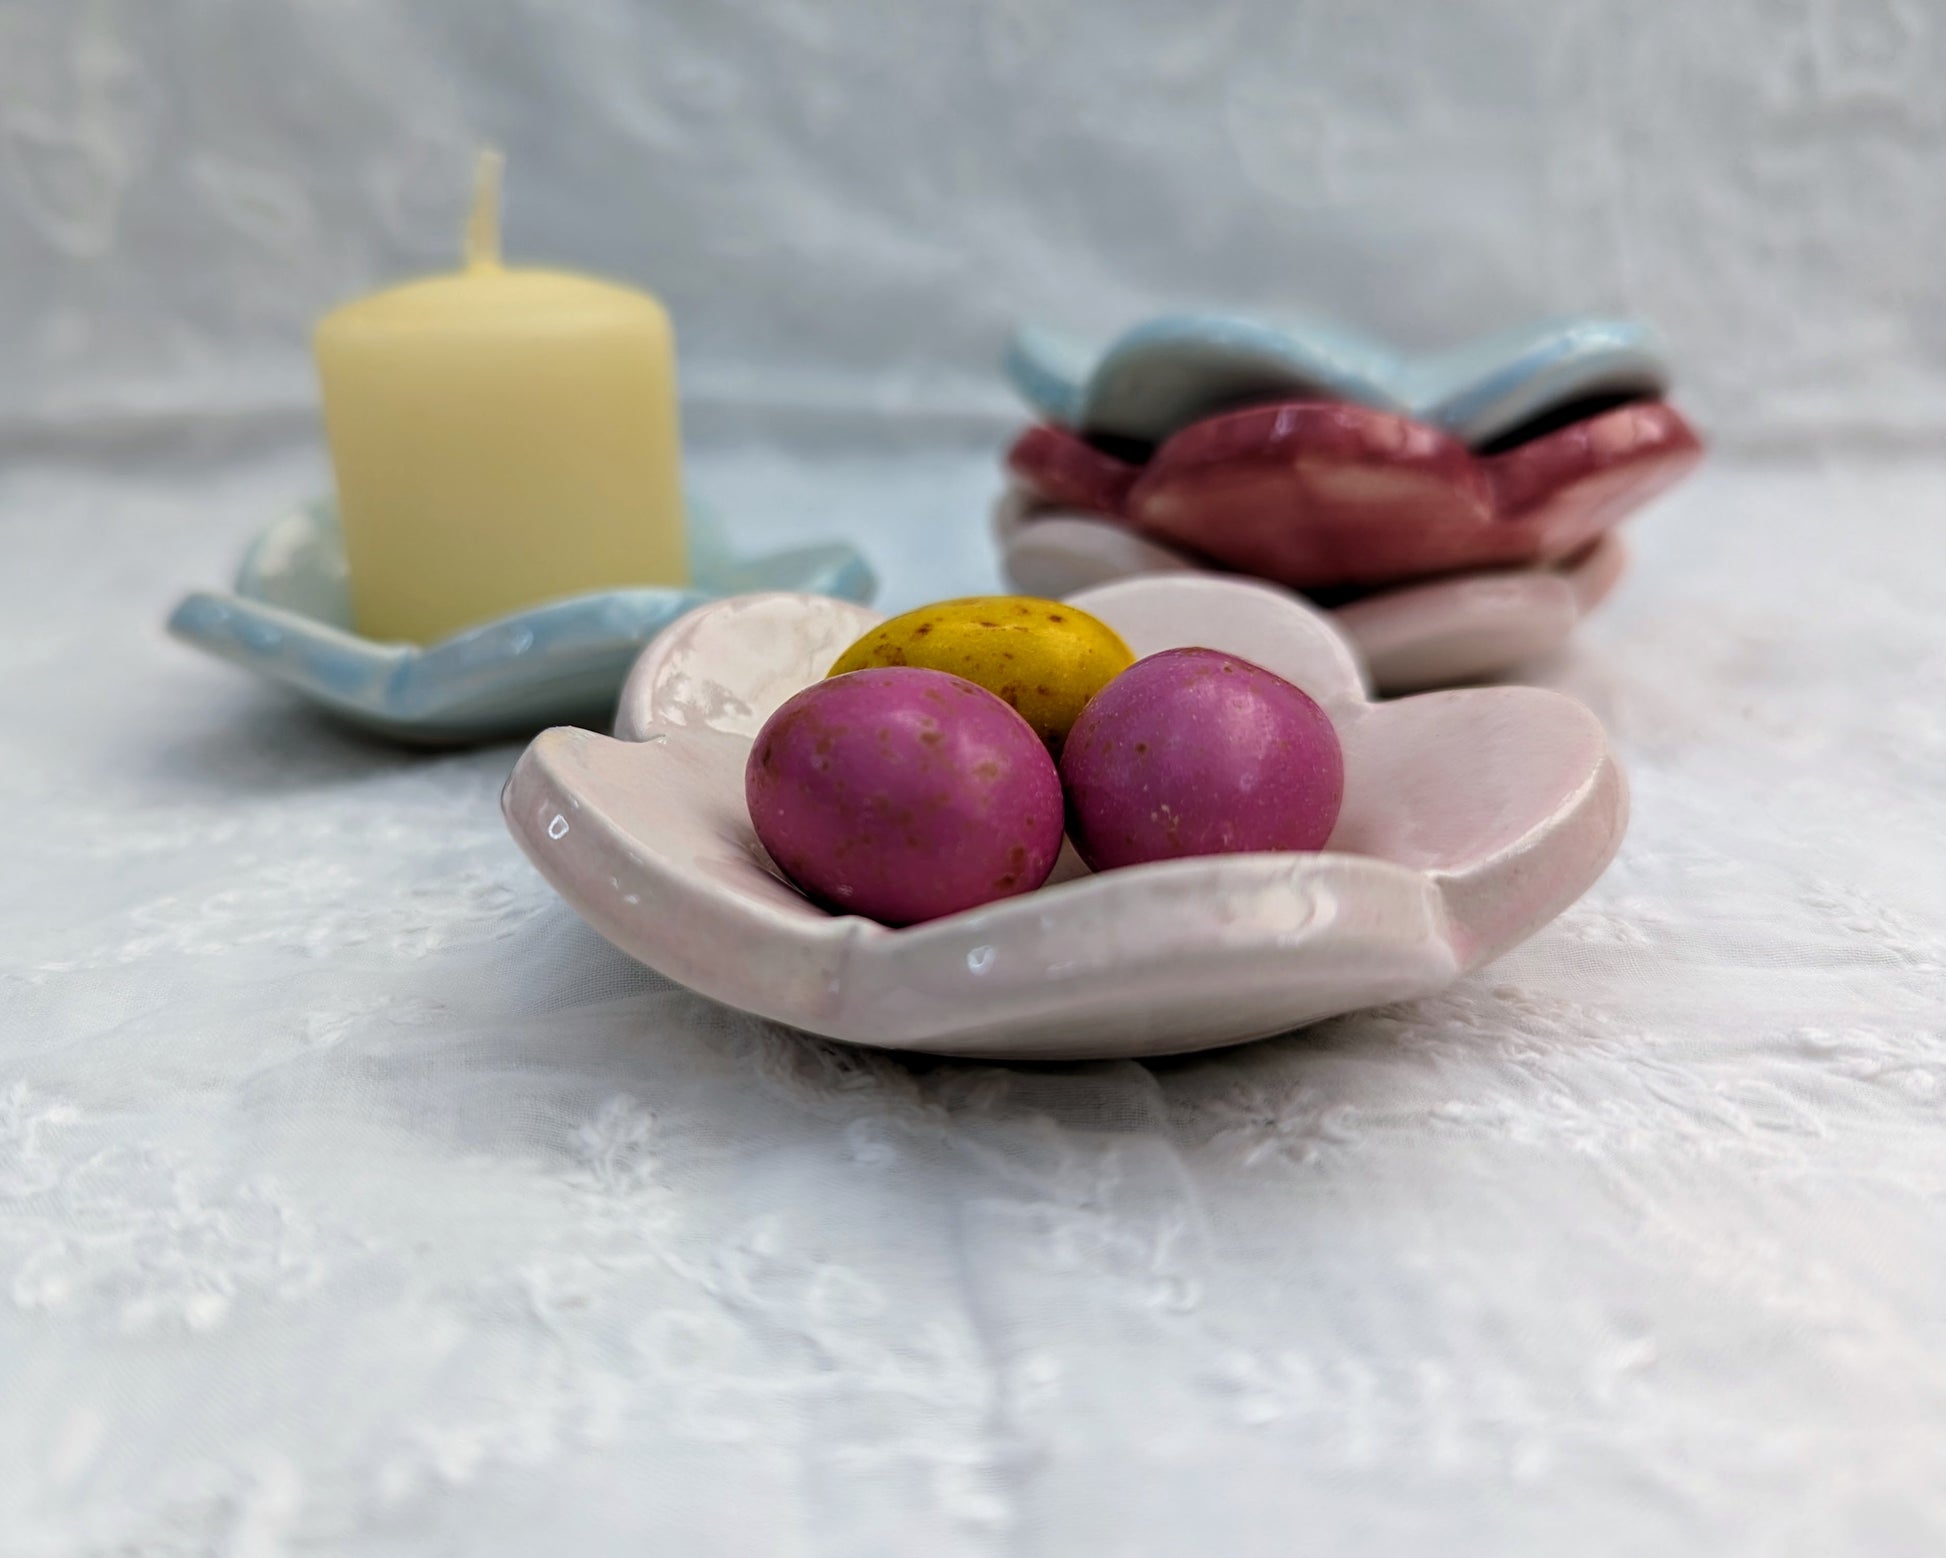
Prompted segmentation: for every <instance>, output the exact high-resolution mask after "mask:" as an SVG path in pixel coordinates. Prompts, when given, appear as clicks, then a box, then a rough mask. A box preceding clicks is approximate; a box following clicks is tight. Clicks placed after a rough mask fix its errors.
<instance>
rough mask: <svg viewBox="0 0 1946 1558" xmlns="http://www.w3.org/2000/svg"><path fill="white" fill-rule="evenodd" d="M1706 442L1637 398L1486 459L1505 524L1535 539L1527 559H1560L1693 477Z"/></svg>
mask: <svg viewBox="0 0 1946 1558" xmlns="http://www.w3.org/2000/svg"><path fill="white" fill-rule="evenodd" d="M1702 458H1703V443H1702V440H1701V439H1699V438H1698V437H1697V436H1696V433H1695V430H1694V429H1693V428H1691V427H1690V425H1689V423H1688V422H1687V421H1685V420H1684V419H1683V415H1682V413H1681V412H1679V411H1677V410H1676V409H1675V407H1673V406H1670V405H1668V404H1666V403H1664V402H1662V401H1659V400H1647V401H1638V402H1637V403H1636V404H1634V405H1629V406H1622V407H1619V408H1617V409H1616V410H1614V411H1608V412H1604V413H1603V414H1602V415H1600V416H1596V417H1590V418H1588V419H1587V420H1586V421H1585V422H1576V423H1573V424H1572V425H1570V426H1568V427H1564V428H1562V429H1560V430H1559V431H1558V432H1554V433H1550V434H1548V435H1547V436H1546V437H1545V438H1537V439H1535V440H1534V441H1533V442H1532V443H1527V444H1522V445H1521V446H1520V447H1519V448H1517V449H1510V450H1508V451H1507V452H1506V453H1505V454H1501V455H1496V456H1494V457H1493V459H1491V460H1489V461H1488V462H1487V466H1488V469H1489V471H1490V472H1491V474H1492V479H1493V490H1494V495H1495V499H1496V507H1497V508H1498V510H1499V513H1500V516H1501V520H1500V522H1501V524H1502V525H1503V526H1507V527H1510V528H1512V529H1515V530H1520V531H1523V532H1525V533H1526V534H1528V535H1529V536H1531V538H1532V542H1531V548H1530V549H1529V550H1527V551H1525V552H1523V553H1522V557H1523V559H1524V560H1527V559H1531V560H1532V561H1536V562H1543V563H1552V562H1557V561H1559V560H1561V559H1563V558H1565V557H1568V556H1569V555H1571V554H1572V553H1575V552H1578V551H1580V550H1581V549H1582V548H1584V547H1586V546H1587V545H1588V544H1589V543H1590V542H1592V541H1594V540H1596V539H1597V538H1598V537H1600V536H1602V535H1604V534H1606V533H1607V532H1608V531H1609V530H1611V529H1613V528H1614V527H1615V526H1616V525H1617V524H1618V523H1620V522H1621V520H1623V519H1624V518H1626V517H1627V516H1628V515H1630V514H1632V513H1634V512H1635V510H1636V509H1638V508H1640V507H1642V505H1643V504H1645V503H1648V502H1649V501H1650V500H1651V499H1653V498H1656V497H1658V496H1659V495H1661V494H1662V493H1663V492H1666V491H1667V490H1668V489H1669V488H1671V487H1673V486H1674V485H1675V484H1676V483H1677V482H1679V481H1681V480H1682V479H1683V477H1685V476H1687V475H1688V474H1689V473H1690V472H1691V471H1692V470H1694V469H1695V468H1696V466H1697V465H1698V464H1699V463H1700V462H1701V460H1702Z"/></svg>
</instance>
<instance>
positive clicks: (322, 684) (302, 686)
mask: <svg viewBox="0 0 1946 1558" xmlns="http://www.w3.org/2000/svg"><path fill="white" fill-rule="evenodd" d="M169 631H170V632H171V633H172V634H174V635H175V636H176V637H177V638H179V639H181V640H182V641H183V642H184V643H186V644H193V645H194V646H195V647H196V648H198V649H201V650H203V651H204V652H205V653H207V654H212V655H215V656H216V657H217V658H218V659H219V660H227V661H229V662H230V663H231V664H232V665H240V666H242V667H243V668H244V669H245V670H246V671H254V672H255V673H256V674H258V675H259V676H267V677H269V678H271V680H273V681H278V682H282V683H284V684H285V685H286V686H288V687H295V688H297V689H298V690H299V691H301V692H303V693H305V694H306V695H307V696H308V697H311V698H314V699H316V700H317V701H318V702H319V703H323V704H325V705H327V706H329V707H331V708H333V709H337V710H339V711H340V712H342V713H353V714H356V713H359V712H363V711H369V710H375V709H378V708H380V707H382V706H383V703H384V700H385V693H386V688H387V686H388V685H389V684H390V682H391V679H392V675H393V672H394V671H396V670H397V668H398V666H399V664H400V662H401V661H403V660H404V659H405V658H406V657H407V656H409V655H413V654H416V653H417V651H416V650H414V649H413V648H412V647H411V646H410V645H408V644H379V643H374V642H373V641H372V640H370V639H367V638H359V637H357V636H356V635H355V634H352V633H347V632H345V631H344V630H343V629H342V628H338V627H334V626H332V625H331V624H330V623H326V622H318V621H315V620H313V619H312V618H309V617H301V616H298V615H297V614H296V613H295V612H290V611H285V610H284V609H282V608H281V607H278V606H274V605H270V604H268V603H266V602H263V601H254V600H246V599H244V598H243V597H242V596H239V595H214V594H210V593H208V592H206V591H201V590H199V591H197V592H196V593H195V594H193V595H188V596H185V597H184V598H183V599H182V601H181V602H180V603H179V604H178V605H177V607H176V609H175V611H174V612H172V613H171V614H170V617H169Z"/></svg>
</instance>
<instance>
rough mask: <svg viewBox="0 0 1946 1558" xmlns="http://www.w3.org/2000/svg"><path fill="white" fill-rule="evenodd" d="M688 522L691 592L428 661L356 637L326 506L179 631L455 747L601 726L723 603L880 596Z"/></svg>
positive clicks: (373, 718)
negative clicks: (625, 689) (654, 657)
mask: <svg viewBox="0 0 1946 1558" xmlns="http://www.w3.org/2000/svg"><path fill="white" fill-rule="evenodd" d="M689 509H690V553H691V563H692V567H693V570H694V572H695V575H696V585H695V587H694V588H690V589H667V588H656V589H637V590H602V591H597V592H594V593H591V594H587V595H577V596H572V597H569V598H568V599H565V600H559V601H552V602H549V603H548V604H546V605H542V606H536V607H531V608H529V609H527V610H524V611H519V612H515V613H513V614H511V615H509V616H506V617H502V618H500V619H498V620H496V621H493V622H487V623H483V624H481V625H480V626H479V627H476V628H471V629H469V630H467V631H466V632H464V633H459V634H455V635H454V636H453V637H451V638H447V639H442V640H441V641H440V642H438V643H436V644H431V645H428V646H425V647H423V648H421V647H420V646H418V645H414V644H388V643H379V642H376V641H374V640H372V639H365V638H360V637H358V636H357V635H356V634H355V633H352V632H351V631H349V623H350V620H351V602H350V593H349V588H348V578H347V573H346V569H345V562H344V544H343V539H342V535H341V532H340V530H339V528H338V520H337V514H336V510H335V508H334V506H333V505H332V504H331V503H330V502H329V501H321V502H318V503H313V504H310V505H308V506H307V507H305V508H302V509H299V510H296V511H294V512H293V513H291V514H289V515H287V516H285V517H284V518H283V519H280V520H278V521H277V522H276V523H275V524H273V525H271V526H270V527H269V528H268V529H267V530H266V531H264V533H263V534H262V535H261V536H259V537H258V539H257V540H256V542H255V543H254V544H253V545H252V546H251V547H250V549H249V550H248V551H247V552H246V553H245V555H244V559H243V563H242V566H241V567H240V568H239V570H238V578H237V594H235V595H213V594H208V593H202V592H199V593H197V594H194V595H191V596H189V597H187V598H186V599H185V600H183V602H182V603H181V604H180V605H178V606H177V607H176V609H175V612H174V613H173V614H172V615H171V617H170V619H169V631H170V632H171V633H172V634H174V635H175V636H176V637H177V638H179V639H181V640H182V641H183V642H185V643H188V644H191V645H194V646H195V647H196V648H198V649H201V650H204V651H205V652H206V653H209V654H212V655H215V656H216V657H217V658H219V659H222V660H227V661H229V662H230V663H231V664H233V665H239V666H242V667H243V668H244V669H246V670H249V671H252V672H255V673H256V674H258V675H260V676H264V677H268V678H269V679H271V680H273V681H276V682H279V683H281V684H282V685H284V686H285V687H288V688H290V689H292V690H293V691H295V692H298V693H300V694H302V695H303V696H305V697H307V698H309V699H311V700H312V701H313V702H315V703H317V704H320V705H322V706H323V707H325V708H327V709H330V710H331V711H332V712H333V713H335V714H337V715H339V716H341V717H342V718H345V719H347V720H350V721H352V722H354V723H357V724H359V725H362V726H365V727H366V728H368V729H371V730H375V731H379V732H381V733H383V734H385V735H389V736H392V737H395V738H398V739H401V740H406V741H413V742H420V743H428V744H433V743H451V742H459V741H477V740H485V739H489V738H491V737H495V736H503V735H515V734H521V733H524V732H527V731H532V730H534V729H536V728H538V727H540V726H542V725H548V724H572V723H602V722H605V721H606V719H607V717H608V715H609V714H610V713H611V712H612V710H613V708H614V703H615V698H616V696H617V694H618V693H619V692H620V690H621V685H622V682H623V681H624V679H625V678H626V677H627V675H628V671H629V668H630V666H632V665H633V664H634V663H635V660H636V658H637V656H639V655H640V654H641V652H642V648H643V646H644V645H645V644H647V643H648V641H649V640H650V639H652V638H654V637H655V635H656V634H657V633H659V632H660V631H661V630H662V629H663V628H665V627H667V626H668V625H669V624H670V623H671V622H673V621H675V619H676V618H677V617H679V616H681V615H682V614H683V613H684V612H686V611H689V610H691V609H693V608H694V607H696V606H699V605H701V604H703V603H704V602H705V601H708V600H712V599H714V598H716V597H717V596H720V595H726V594H734V593H740V592H742V591H746V590H758V589H763V590H802V591H805V592H807V593H813V594H827V595H837V596H840V597H842V598H844V599H847V600H859V601H862V600H869V599H870V598H871V596H872V594H873V592H874V591H875V590H876V589H877V587H878V581H877V580H876V578H874V576H873V574H872V571H871V569H870V568H869V567H868V566H867V565H866V564H865V561H864V559H863V558H861V557H860V556H859V555H858V554H857V553H856V552H855V551H853V550H852V549H851V548H850V547H848V546H843V545H838V544H832V545H825V546H813V547H804V548H800V549H798V550H795V551H790V552H781V553H777V554H774V555H772V556H768V557H760V558H752V559H748V560H745V559H739V558H737V557H736V556H735V555H734V554H732V553H731V552H730V551H729V549H728V548H727V547H726V546H725V545H724V543H723V540H722V536H721V532H720V529H719V527H718V526H717V524H716V521H715V517H714V515H713V514H712V513H711V512H710V510H709V509H708V508H707V506H705V505H703V504H700V503H698V502H696V501H695V499H693V498H692V499H691V500H690V504H689Z"/></svg>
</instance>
